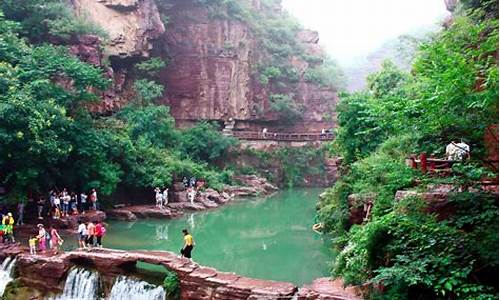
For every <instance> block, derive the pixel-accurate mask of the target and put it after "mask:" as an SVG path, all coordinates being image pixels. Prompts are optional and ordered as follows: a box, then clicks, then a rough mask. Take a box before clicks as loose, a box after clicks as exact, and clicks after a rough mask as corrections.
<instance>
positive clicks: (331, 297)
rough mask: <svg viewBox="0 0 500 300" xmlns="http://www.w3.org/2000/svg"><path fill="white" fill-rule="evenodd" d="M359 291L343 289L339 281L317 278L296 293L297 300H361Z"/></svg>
mask: <svg viewBox="0 0 500 300" xmlns="http://www.w3.org/2000/svg"><path fill="white" fill-rule="evenodd" d="M360 295H361V291H360V290H359V289H358V288H356V287H344V282H343V281H342V280H340V279H336V280H332V279H331V278H329V277H325V278H318V279H316V280H314V281H313V282H312V284H310V285H305V286H303V287H301V288H300V289H299V292H298V293H297V299H298V300H309V299H311V300H312V299H325V300H326V299H328V300H361V299H363V297H362V296H360Z"/></svg>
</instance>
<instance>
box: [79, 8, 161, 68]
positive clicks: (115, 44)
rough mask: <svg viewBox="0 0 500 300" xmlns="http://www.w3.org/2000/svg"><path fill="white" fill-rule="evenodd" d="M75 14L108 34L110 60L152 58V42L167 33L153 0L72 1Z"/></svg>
mask: <svg viewBox="0 0 500 300" xmlns="http://www.w3.org/2000/svg"><path fill="white" fill-rule="evenodd" d="M72 4H73V6H74V8H75V10H76V12H77V13H78V14H79V15H80V16H83V17H85V18H86V19H88V20H89V21H91V22H93V23H95V24H97V25H99V26H100V27H102V28H103V29H104V30H105V31H106V32H107V33H108V35H109V42H108V43H107V44H106V47H104V54H105V55H106V56H108V57H122V58H126V57H133V56H139V57H149V51H150V50H151V48H152V40H153V39H155V38H157V37H158V36H160V34H162V33H163V32H164V31H165V27H164V26H163V23H162V21H161V20H160V15H159V13H158V9H157V7H156V4H155V2H154V0H72Z"/></svg>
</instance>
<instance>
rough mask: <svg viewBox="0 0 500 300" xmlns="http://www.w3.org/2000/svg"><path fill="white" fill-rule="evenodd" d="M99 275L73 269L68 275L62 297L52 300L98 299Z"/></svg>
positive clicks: (52, 299)
mask: <svg viewBox="0 0 500 300" xmlns="http://www.w3.org/2000/svg"><path fill="white" fill-rule="evenodd" d="M98 289H99V274H98V273H97V272H92V271H89V270H86V269H82V268H73V269H71V271H70V272H69V273H68V277H67V278H66V283H65V284H64V290H63V293H62V295H59V296H56V297H54V298H49V299H50V300H95V299H98V296H97V292H98Z"/></svg>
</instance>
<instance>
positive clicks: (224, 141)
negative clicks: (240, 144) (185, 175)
mask: <svg viewBox="0 0 500 300" xmlns="http://www.w3.org/2000/svg"><path fill="white" fill-rule="evenodd" d="M236 144H237V140H236V139H235V138H233V137H228V136H223V135H222V134H221V133H220V132H219V131H218V130H217V128H216V126H215V125H213V124H211V123H208V122H200V123H198V124H197V125H196V126H195V127H192V128H189V129H186V130H184V131H183V132H182V140H181V144H180V149H181V151H182V152H183V153H185V154H186V155H188V156H189V157H192V158H193V159H195V160H197V161H201V162H207V163H215V162H217V161H220V160H222V159H224V158H225V157H226V155H227V154H228V150H229V148H230V147H232V146H235V145H236Z"/></svg>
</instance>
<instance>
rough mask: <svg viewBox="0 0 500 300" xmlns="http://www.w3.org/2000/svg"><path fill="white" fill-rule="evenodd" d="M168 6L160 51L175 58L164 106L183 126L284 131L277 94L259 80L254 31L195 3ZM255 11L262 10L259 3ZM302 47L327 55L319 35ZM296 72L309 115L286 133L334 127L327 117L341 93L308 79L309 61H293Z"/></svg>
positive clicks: (165, 78) (173, 0) (301, 39)
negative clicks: (273, 100) (204, 123)
mask: <svg viewBox="0 0 500 300" xmlns="http://www.w3.org/2000/svg"><path fill="white" fill-rule="evenodd" d="M168 2H169V3H170V8H169V9H168V10H167V12H166V13H167V15H168V16H169V17H170V22H169V24H168V26H167V29H166V32H165V34H164V35H163V36H162V37H161V38H160V42H159V46H160V47H167V48H168V51H169V54H170V56H171V58H172V60H171V62H170V64H169V66H168V68H167V69H166V70H165V72H163V74H162V75H161V79H162V80H161V81H162V82H163V83H164V84H165V86H166V87H167V94H166V95H165V97H164V98H163V99H162V102H163V103H165V104H168V105H169V106H170V107H171V111H172V115H173V116H174V118H175V119H176V120H178V121H179V123H180V124H181V125H182V124H186V123H187V124H189V123H191V122H194V121H197V120H200V119H207V120H221V121H227V120H229V119H234V120H236V128H237V129H250V130H260V129H261V128H263V127H271V128H272V127H273V126H278V125H277V124H274V123H276V121H277V120H278V116H277V115H276V114H275V113H273V112H272V111H271V110H270V103H269V100H268V97H269V94H270V92H271V91H269V89H268V88H267V87H265V86H262V85H261V84H260V83H259V82H258V81H257V80H255V76H253V75H254V73H255V72H256V68H257V66H258V65H259V64H260V63H262V61H261V59H262V56H263V55H265V54H264V53H263V49H261V47H262V46H261V45H260V44H259V43H258V42H257V41H256V37H255V36H254V35H253V33H252V30H251V28H250V27H249V25H248V24H246V23H244V22H241V21H238V20H234V19H227V18H224V19H223V18H214V17H213V16H210V15H209V11H208V10H207V9H206V8H205V7H204V6H202V5H200V4H196V3H194V2H193V1H185V0H182V1H181V0H170V1H168ZM253 5H254V7H255V8H256V9H258V8H259V7H260V5H259V1H254V3H253ZM297 41H298V43H300V44H301V46H302V47H303V48H304V49H305V51H306V52H307V53H308V54H309V55H322V50H321V48H320V47H319V44H318V41H319V37H318V34H317V33H316V32H313V31H308V30H305V31H303V32H300V33H299V34H298V36H297ZM290 67H291V68H292V67H293V68H295V69H296V70H297V72H298V73H299V74H298V75H299V81H298V83H295V84H294V86H293V87H290V89H293V93H294V94H295V100H296V102H298V103H300V104H303V105H304V107H305V111H304V115H303V120H302V121H301V122H298V123H297V124H294V125H293V126H290V125H286V126H281V129H282V130H283V129H284V130H290V131H306V132H307V131H314V130H316V131H317V130H321V129H322V128H328V127H332V125H333V124H332V122H331V121H326V120H325V113H326V112H328V111H329V110H330V109H331V107H333V106H334V105H335V104H336V101H337V96H336V93H335V91H333V90H332V89H329V88H322V87H320V86H319V85H318V84H314V83H310V82H307V81H306V80H305V79H304V73H305V71H306V69H307V68H308V67H309V64H308V63H307V62H306V61H304V60H303V59H301V58H299V57H292V58H291V59H290ZM290 92H292V91H290ZM311 129H312V130H311Z"/></svg>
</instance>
